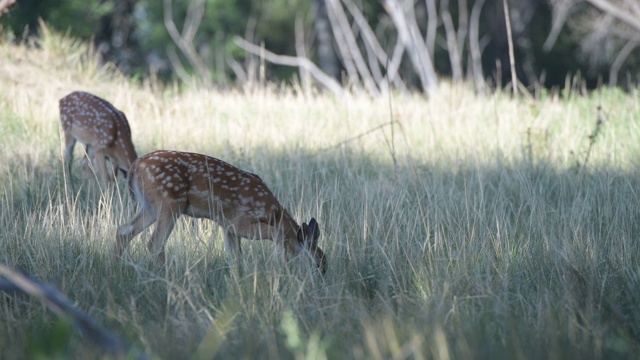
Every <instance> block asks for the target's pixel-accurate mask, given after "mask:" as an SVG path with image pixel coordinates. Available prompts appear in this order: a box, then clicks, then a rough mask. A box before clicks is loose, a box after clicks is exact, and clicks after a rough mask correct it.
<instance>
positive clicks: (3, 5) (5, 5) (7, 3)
mask: <svg viewBox="0 0 640 360" xmlns="http://www.w3.org/2000/svg"><path fill="white" fill-rule="evenodd" d="M15 2H16V0H0V17H2V15H3V14H6V13H8V12H9V11H10V10H11V6H13V4H15Z"/></svg>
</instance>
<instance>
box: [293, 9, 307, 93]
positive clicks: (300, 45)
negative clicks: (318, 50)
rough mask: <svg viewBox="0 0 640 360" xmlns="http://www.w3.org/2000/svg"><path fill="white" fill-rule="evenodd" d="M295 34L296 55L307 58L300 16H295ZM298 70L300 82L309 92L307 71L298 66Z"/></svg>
mask: <svg viewBox="0 0 640 360" xmlns="http://www.w3.org/2000/svg"><path fill="white" fill-rule="evenodd" d="M295 35H296V56H297V57H299V58H305V59H306V58H307V49H306V47H305V45H304V27H303V26H302V17H301V16H300V15H297V16H296V21H295ZM298 71H299V72H300V83H301V85H302V88H303V89H304V91H305V92H309V90H310V84H309V72H308V71H307V69H305V68H304V67H298Z"/></svg>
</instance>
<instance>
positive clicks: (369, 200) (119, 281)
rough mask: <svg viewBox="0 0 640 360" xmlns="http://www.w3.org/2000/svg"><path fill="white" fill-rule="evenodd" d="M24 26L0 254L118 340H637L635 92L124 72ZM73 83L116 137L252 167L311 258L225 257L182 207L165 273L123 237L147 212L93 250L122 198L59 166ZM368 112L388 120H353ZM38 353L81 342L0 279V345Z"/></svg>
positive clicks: (149, 345) (487, 355)
mask: <svg viewBox="0 0 640 360" xmlns="http://www.w3.org/2000/svg"><path fill="white" fill-rule="evenodd" d="M46 36H47V38H46V41H43V44H44V45H46V46H44V45H43V46H41V47H40V48H29V47H26V46H22V45H20V46H16V45H12V44H10V43H6V42H5V43H2V44H0V49H1V50H0V53H2V54H5V55H3V56H6V61H5V62H3V63H2V64H1V65H0V88H2V89H3V90H2V91H1V92H0V138H1V139H0V140H1V141H0V211H1V212H0V263H3V264H8V265H11V266H16V267H19V268H20V269H22V270H24V271H25V272H27V273H29V274H31V275H32V276H33V277H35V278H37V279H39V280H41V281H43V282H49V283H52V284H54V285H55V286H56V287H57V288H58V289H59V290H60V291H62V292H63V293H65V294H67V295H68V296H69V298H70V299H72V300H73V301H74V303H75V304H76V306H77V307H78V308H80V309H81V310H83V311H85V312H87V313H88V314H89V315H91V316H92V317H93V318H94V319H95V320H96V321H97V322H99V323H101V324H103V325H104V326H105V327H107V328H108V329H110V330H112V331H114V332H116V333H118V334H120V335H121V336H123V337H124V338H125V339H126V340H127V341H128V342H130V343H132V344H134V346H135V347H136V348H138V349H141V350H143V351H145V352H147V353H149V354H152V355H154V356H157V357H158V358H163V359H164V358H166V359H175V358H185V357H191V356H193V357H195V358H212V357H216V358H221V359H226V358H273V359H280V358H284V359H287V358H290V359H306V358H309V359H312V358H331V359H337V358H357V359H405V358H414V359H432V358H433V359H460V358H464V359H466V358H481V359H518V358H525V359H567V358H579V359H617V358H620V359H625V358H634V357H635V356H636V354H638V351H640V310H639V308H638V306H637V304H639V303H640V286H639V285H640V284H638V282H639V281H640V270H639V269H640V257H639V246H638V235H637V234H639V233H640V225H639V223H638V219H640V216H639V215H640V210H639V209H640V207H639V206H638V205H637V204H638V201H637V200H638V196H637V191H638V190H640V177H639V176H638V170H637V168H638V165H639V163H638V162H639V159H640V157H639V156H640V142H638V138H639V137H640V127H639V125H638V124H639V123H638V118H639V116H640V100H639V99H640V98H638V94H637V92H636V93H631V94H624V93H621V92H619V91H615V90H609V89H602V90H599V91H597V92H594V93H591V94H583V95H581V94H579V93H578V92H572V93H568V92H565V93H563V94H562V95H563V96H557V95H553V94H543V95H540V96H539V97H538V98H536V99H527V100H525V99H521V100H514V99H511V98H510V97H508V96H506V94H503V93H495V94H489V95H484V96H480V95H475V94H473V93H472V92H470V91H469V90H468V89H466V88H464V87H459V86H450V85H448V84H446V83H445V84H443V86H442V89H441V90H440V91H439V92H438V93H437V94H435V95H434V96H433V97H432V98H430V99H425V98H421V97H400V96H392V97H391V99H390V101H391V107H390V106H389V99H387V98H380V99H370V98H368V97H367V96H364V95H361V94H357V93H351V94H349V95H347V96H346V97H345V98H342V99H336V98H333V97H331V96H329V95H311V94H296V93H294V92H292V91H291V90H275V89H266V90H246V91H242V90H238V91H230V92H218V91H210V90H204V89H197V88H186V89H179V88H177V87H161V86H159V85H158V84H153V83H145V84H142V85H136V84H132V83H130V82H127V80H126V79H124V78H123V77H122V76H120V75H118V74H116V73H114V72H113V71H112V70H110V69H109V68H108V67H107V68H100V67H99V65H97V64H98V63H97V62H96V61H95V60H93V58H92V57H91V56H89V55H87V54H86V53H83V52H81V51H80V50H78V49H82V47H81V45H80V44H77V43H73V42H72V41H71V40H69V39H66V38H64V37H60V36H59V35H56V34H47V35H46ZM7 54H10V55H7ZM72 90H87V91H90V92H93V93H95V94H97V95H99V96H103V97H105V98H106V99H108V100H110V101H111V102H112V103H113V104H114V105H115V106H117V107H118V108H120V109H121V110H123V111H124V112H125V113H126V114H127V117H128V118H129V121H130V124H131V128H132V133H133V141H134V143H135V145H136V149H137V150H138V153H139V154H144V153H147V152H150V151H152V150H155V149H160V148H164V149H179V150H187V151H196V152H200V153H206V154H209V155H213V156H217V157H220V158H222V159H224V160H227V161H229V162H231V163H233V164H236V165H238V166H239V167H241V168H243V169H247V170H250V171H252V172H255V173H257V174H259V175H260V177H261V178H262V179H263V180H264V181H265V182H266V183H267V184H268V185H269V186H270V188H271V189H272V190H273V192H274V193H275V194H276V196H277V197H278V198H279V199H280V200H281V202H282V203H283V204H284V205H285V206H286V207H287V208H288V209H289V210H290V211H291V213H292V214H293V215H294V217H295V218H296V219H298V220H299V221H308V220H309V218H310V217H311V216H315V217H316V218H317V219H318V221H319V223H320V226H321V229H322V236H321V239H320V246H321V247H322V249H323V250H324V251H325V252H326V254H327V257H328V261H329V270H328V272H327V274H326V275H325V276H324V277H320V276H318V274H317V273H315V272H314V271H313V270H312V269H310V267H309V266H306V265H307V263H306V262H304V261H300V262H297V263H296V264H294V265H293V266H285V265H284V264H282V263H281V261H280V258H279V257H278V254H276V253H275V247H274V246H273V244H272V243H271V242H264V243H263V242H255V241H254V242H252V241H248V240H244V241H243V255H244V256H243V259H242V264H241V265H242V269H243V271H242V273H241V274H239V273H237V272H236V271H234V270H233V269H234V264H233V263H232V262H231V260H230V259H229V257H228V256H227V254H225V252H224V249H223V246H222V237H221V233H220V232H219V230H218V228H217V227H216V226H215V225H214V224H213V223H212V222H210V221H201V220H193V219H188V218H184V219H182V220H181V221H180V222H179V224H178V226H177V227H176V229H175V230H174V232H173V233H172V235H171V237H170V239H169V242H168V245H167V246H168V248H167V260H168V266H167V267H166V268H159V267H158V266H157V265H156V264H155V261H154V260H155V259H154V258H153V257H151V256H150V255H149V254H148V253H147V251H146V241H147V239H148V238H149V235H150V232H149V231H148V230H147V231H145V232H144V233H143V234H141V235H140V236H139V237H137V238H135V239H134V241H133V242H132V244H131V247H130V248H129V251H128V256H127V258H126V259H124V260H122V259H114V258H113V257H112V251H113V246H114V242H115V231H116V228H117V226H118V225H120V224H123V223H125V222H126V221H128V219H130V217H131V216H132V215H133V213H134V212H135V209H136V206H137V205H136V204H135V203H133V202H132V201H130V200H129V199H128V195H127V192H126V191H125V190H124V182H123V181H122V180H120V182H119V189H117V190H115V191H107V192H105V193H101V192H100V191H99V188H98V187H97V186H96V184H95V183H94V182H92V181H91V180H90V179H86V178H85V177H84V175H83V174H82V172H81V171H80V170H81V169H80V166H79V164H78V163H79V162H76V164H77V165H75V166H74V167H73V169H72V172H71V173H67V171H66V169H65V167H64V164H63V162H62V146H63V145H62V143H61V137H60V129H59V125H58V122H59V119H58V111H57V101H58V99H59V98H61V97H62V96H64V95H65V94H67V93H69V92H70V91H72ZM598 107H601V109H602V110H601V111H600V112H599V111H598ZM599 116H600V117H602V118H603V119H604V120H605V122H604V124H603V125H602V127H601V129H600V130H601V132H600V133H599V135H598V136H597V138H596V139H595V142H594V143H593V145H592V146H591V148H590V139H589V135H590V134H592V133H593V131H594V129H595V127H596V125H595V124H596V121H597V119H598V117H599ZM391 120H394V121H395V123H394V128H393V132H392V129H391V127H390V126H383V127H381V128H380V129H378V130H375V131H372V132H370V133H367V131H369V130H371V129H375V128H376V127H378V126H380V125H382V124H385V123H388V122H389V121H391ZM392 134H393V135H392ZM360 135H362V136H360ZM392 136H393V137H392ZM589 149H590V150H589ZM587 153H588V159H589V160H588V161H586V159H587ZM80 154H81V152H80V150H79V149H78V150H77V151H76V153H75V155H76V159H79V158H80ZM394 159H395V161H394ZM34 349H35V350H34ZM39 353H40V354H46V357H51V356H54V355H56V354H57V355H58V356H61V357H63V358H65V357H71V358H86V357H90V358H92V357H99V355H97V353H96V350H95V348H93V347H92V346H91V344H90V343H89V342H88V341H87V339H84V338H82V337H81V336H80V335H78V334H77V333H75V332H74V331H72V330H70V329H69V325H68V323H66V322H64V321H60V320H58V319H57V318H56V316H55V315H53V314H52V313H50V312H49V311H48V310H46V309H45V308H44V307H43V306H42V305H41V304H40V303H39V302H38V301H37V300H34V299H30V298H28V297H26V296H20V295H8V294H0V358H2V359H11V358H27V357H34V356H36V355H37V354H39Z"/></svg>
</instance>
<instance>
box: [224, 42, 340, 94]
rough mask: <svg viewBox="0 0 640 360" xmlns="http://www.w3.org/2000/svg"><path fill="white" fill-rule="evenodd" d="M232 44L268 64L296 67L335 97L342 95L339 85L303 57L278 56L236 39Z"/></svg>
mask: <svg viewBox="0 0 640 360" xmlns="http://www.w3.org/2000/svg"><path fill="white" fill-rule="evenodd" d="M233 42H235V43H236V45H238V46H239V47H241V48H242V49H243V50H244V51H247V52H249V53H252V54H255V55H260V56H264V59H265V60H267V61H268V62H270V63H273V64H278V65H285V66H297V67H301V68H303V69H305V70H306V71H308V72H309V73H310V74H311V76H313V77H314V78H315V79H316V80H318V82H319V83H320V84H322V85H323V86H324V87H325V88H327V89H329V90H330V91H331V92H333V93H334V94H336V95H342V94H343V93H344V89H343V88H342V86H340V84H339V83H338V82H337V81H335V80H334V79H333V78H332V77H330V76H329V75H327V74H325V73H324V72H323V71H322V70H320V68H318V66H317V65H316V64H314V63H313V62H312V61H311V60H309V59H307V58H303V57H297V56H287V55H278V54H275V53H272V52H271V51H269V50H265V49H263V48H261V47H260V46H258V45H255V44H252V43H250V42H248V41H247V40H245V39H243V38H240V37H236V38H235V39H234V40H233Z"/></svg>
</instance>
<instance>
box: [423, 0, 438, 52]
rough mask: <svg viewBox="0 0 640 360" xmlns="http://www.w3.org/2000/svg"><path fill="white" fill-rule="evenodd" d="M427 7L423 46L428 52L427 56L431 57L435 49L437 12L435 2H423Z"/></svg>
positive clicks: (432, 0)
mask: <svg viewBox="0 0 640 360" xmlns="http://www.w3.org/2000/svg"><path fill="white" fill-rule="evenodd" d="M425 3H426V5H427V34H426V36H425V44H426V46H427V50H428V52H429V56H431V57H433V54H435V47H436V35H437V33H438V10H437V9H436V0H425Z"/></svg>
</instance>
